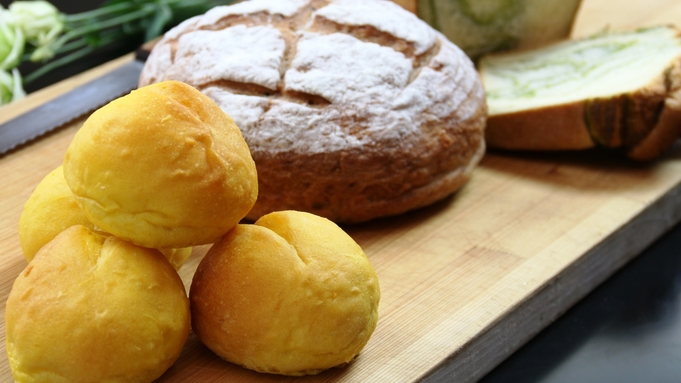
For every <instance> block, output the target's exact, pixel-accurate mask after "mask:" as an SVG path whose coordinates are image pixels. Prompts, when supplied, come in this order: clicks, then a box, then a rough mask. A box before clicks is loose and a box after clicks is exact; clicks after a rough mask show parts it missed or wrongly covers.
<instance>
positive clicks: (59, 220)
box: [19, 166, 94, 262]
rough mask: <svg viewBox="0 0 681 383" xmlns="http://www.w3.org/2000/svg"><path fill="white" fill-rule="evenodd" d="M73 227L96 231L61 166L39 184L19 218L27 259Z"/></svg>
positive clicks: (20, 233) (22, 246)
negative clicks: (77, 200) (78, 201)
mask: <svg viewBox="0 0 681 383" xmlns="http://www.w3.org/2000/svg"><path fill="white" fill-rule="evenodd" d="M73 225H83V226H85V227H87V228H89V229H94V225H93V224H92V223H91V222H90V220H89V219H88V218H87V216H86V215H85V213H83V210H82V209H81V208H80V207H79V206H78V204H77V203H76V199H75V198H74V197H73V193H71V189H69V186H68V185H67V184H66V180H64V172H63V169H62V167H61V166H59V167H57V168H56V169H54V170H53V171H51V172H50V173H49V174H48V175H47V176H45V178H43V179H42V181H40V183H39V184H38V186H36V188H35V190H34V191H33V193H32V194H31V196H30V197H29V198H28V200H27V201H26V203H25V204H24V210H23V211H22V213H21V218H20V219H19V243H20V244H21V250H22V251H23V253H24V257H26V260H27V261H29V262H30V261H31V260H32V259H33V257H34V256H35V254H36V253H37V252H38V250H40V248H41V247H43V246H44V245H45V244H46V243H48V242H50V241H51V240H52V239H54V237H56V236H57V234H59V233H61V232H62V231H64V230H66V229H67V228H69V227H71V226H73Z"/></svg>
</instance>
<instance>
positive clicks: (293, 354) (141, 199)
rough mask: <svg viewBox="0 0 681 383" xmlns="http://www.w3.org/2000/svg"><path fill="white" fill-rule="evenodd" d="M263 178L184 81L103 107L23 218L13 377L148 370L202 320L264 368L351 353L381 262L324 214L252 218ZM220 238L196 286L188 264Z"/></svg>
mask: <svg viewBox="0 0 681 383" xmlns="http://www.w3.org/2000/svg"><path fill="white" fill-rule="evenodd" d="M257 185H258V182H257V172H256V169H255V163H254V162H253V159H252V158H251V155H250V151H249V148H248V146H247V144H246V142H245V141H244V139H243V137H242V135H241V132H240V130H239V128H238V127H237V126H236V125H235V124H234V122H233V120H232V119H231V118H230V117H229V116H228V115H227V114H225V113H224V112H223V111H222V110H221V109H220V108H219V107H218V106H217V105H216V104H215V103H214V102H213V101H212V100H210V99H209V98H208V97H206V96H205V95H203V94H202V93H201V92H199V91H197V90H196V89H194V88H193V87H191V86H189V85H187V84H184V83H181V82H177V81H167V82H161V83H158V84H154V85H150V86H147V87H143V88H140V89H138V90H136V91H133V92H132V93H131V94H129V95H127V96H124V97H122V98H120V99H117V100H115V101H113V102H111V103H110V104H108V105H106V106H104V107H102V108H101V109H99V110H97V111H96V112H94V113H93V114H92V115H91V116H90V117H89V118H88V119H87V121H86V122H85V123H84V124H83V126H82V128H81V129H80V130H79V131H78V133H77V134H76V136H75V137H74V139H73V141H72V142H71V145H70V146H69V148H68V150H67V152H66V155H65V157H64V163H63V166H60V167H58V168H57V169H55V170H54V171H53V172H51V173H50V174H48V175H47V176H46V177H45V179H44V180H43V181H42V182H41V183H40V184H39V185H38V187H37V188H36V189H35V191H34V193H33V194H32V195H31V197H30V198H29V200H28V201H27V203H26V205H25V209H24V212H23V214H22V217H21V219H20V225H19V232H20V241H21V245H22V249H23V250H24V255H25V256H26V259H27V260H28V261H29V264H28V266H27V267H26V269H25V270H24V271H23V272H22V273H21V274H20V275H19V276H18V277H17V279H16V281H15V283H14V285H13V288H12V291H11V292H10V295H9V297H8V300H7V305H6V318H5V325H6V334H7V352H8V359H9V362H10V367H11V369H12V373H13V375H14V378H15V380H16V381H18V382H28V381H64V382H94V381H131V382H151V381H153V380H155V379H157V378H158V377H160V376H161V375H162V374H163V373H164V372H165V371H166V370H167V369H168V368H169V367H170V366H171V365H172V364H173V363H174V361H175V360H176V359H177V358H178V357H179V355H180V352H181V350H182V348H183V346H184V343H185V341H186V339H187V336H188V334H189V331H190V323H191V326H192V327H193V330H194V332H195V333H196V334H197V335H198V336H199V338H200V339H201V340H202V341H203V342H204V343H205V344H206V345H207V346H208V347H210V348H211V349H213V350H214V351H215V352H216V353H217V354H218V355H219V356H221V357H223V358H225V359H226V360H228V361H231V362H234V363H237V364H240V365H243V366H245V367H247V368H251V369H254V370H257V371H266V372H273V373H279V374H287V375H302V374H314V373H318V372H320V371H323V370H325V369H327V368H330V367H333V366H337V365H342V364H345V363H348V362H349V361H351V360H352V359H353V358H354V357H355V356H356V355H357V354H358V353H359V352H360V350H361V349H362V348H363V347H364V345H365V344H366V343H367V342H368V340H369V338H370V336H371V334H372V333H373V331H374V329H375V327H376V322H377V312H378V311H377V310H378V301H379V297H380V293H379V286H378V280H377V277H376V273H375V271H374V270H373V268H372V266H371V264H370V263H369V260H368V259H367V257H366V255H365V254H364V252H363V251H362V249H361V248H360V247H359V246H358V245H357V244H356V243H355V242H354V241H353V240H352V238H350V237H349V236H348V235H347V234H345V232H343V230H341V229H340V228H339V227H338V226H336V225H335V224H334V223H332V222H331V221H329V220H327V219H325V218H322V217H319V216H315V215H312V214H309V213H303V212H297V211H282V212H276V213H272V214H270V215H268V216H265V217H262V218H261V220H259V221H258V222H256V223H255V224H253V225H249V224H239V222H240V221H241V220H242V219H243V218H244V217H245V216H246V214H247V213H248V212H249V211H250V209H251V207H252V206H253V204H254V203H255V200H256V198H257V195H258V189H257ZM213 243H215V245H213V246H212V247H211V249H210V250H209V252H208V254H207V255H206V257H205V258H204V259H203V260H202V261H201V264H200V265H199V269H198V270H199V271H198V272H197V273H196V274H195V275H194V276H193V284H192V289H191V291H190V293H189V296H187V292H186V291H185V289H184V285H183V282H182V280H181V278H180V277H179V275H178V274H177V272H176V269H179V268H180V267H181V266H182V263H183V262H184V261H185V260H186V259H187V257H188V256H189V254H190V253H191V248H192V246H196V245H202V244H213ZM225 318H231V319H230V320H229V321H228V322H224V319H225ZM229 326H232V328H233V329H238V331H229V330H227V329H228V327H229ZM235 334H239V336H238V337H235ZM244 334H245V335H244ZM291 334H295V336H293V337H291V336H290V335H291ZM263 345H266V347H264V348H263V347H262V346H263Z"/></svg>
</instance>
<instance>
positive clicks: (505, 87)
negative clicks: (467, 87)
mask: <svg viewBox="0 0 681 383" xmlns="http://www.w3.org/2000/svg"><path fill="white" fill-rule="evenodd" d="M479 72H480V76H481V79H482V82H483V85H484V87H485V91H486V93H487V104H488V107H489V119H488V122H487V128H486V133H485V136H486V140H487V144H488V146H489V147H492V148H503V149H522V150H571V149H586V148H591V147H594V146H603V147H608V148H618V149H622V150H624V151H625V152H626V153H627V155H628V156H629V157H630V158H632V159H635V160H641V161H646V160H652V159H654V158H657V157H658V156H659V155H660V154H662V152H664V151H665V150H666V149H667V148H669V146H671V144H672V143H673V142H674V140H675V139H676V138H678V136H679V134H680V133H681V33H680V32H679V30H677V29H675V28H674V27H671V26H664V27H655V28H647V29H640V30H635V31H629V32H619V33H602V34H599V35H595V36H592V37H589V38H585V39H581V40H570V41H565V42H561V43H558V44H553V45H551V46H547V47H544V48H541V49H535V50H530V51H522V52H513V53H504V54H497V55H489V56H486V57H484V58H483V59H482V60H481V61H480V63H479Z"/></svg>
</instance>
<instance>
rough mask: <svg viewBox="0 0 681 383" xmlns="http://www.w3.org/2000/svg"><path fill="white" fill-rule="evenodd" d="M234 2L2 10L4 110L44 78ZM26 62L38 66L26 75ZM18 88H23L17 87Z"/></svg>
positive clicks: (33, 5)
mask: <svg viewBox="0 0 681 383" xmlns="http://www.w3.org/2000/svg"><path fill="white" fill-rule="evenodd" d="M232 2H234V0H108V1H106V2H104V3H103V4H102V5H101V6H100V7H98V8H96V9H94V10H91V11H87V12H82V13H76V14H65V13H62V12H60V11H59V10H58V9H57V8H56V7H54V6H53V5H52V4H51V3H49V2H48V1H43V0H38V1H14V2H12V3H11V4H10V5H9V7H8V8H7V9H5V8H3V7H2V6H0V80H3V79H4V81H0V105H2V104H6V103H9V102H12V101H14V100H16V99H18V98H21V97H22V96H23V95H24V91H23V88H22V84H21V82H23V84H24V85H28V84H30V83H32V82H34V81H35V80H37V79H38V78H40V77H42V76H44V75H45V74H47V73H49V72H51V71H53V70H55V69H57V68H59V67H62V66H65V65H68V64H71V63H73V62H76V61H77V60H79V59H82V58H85V57H87V56H88V55H90V54H92V53H93V52H95V50H97V49H98V48H103V47H106V46H110V45H112V44H115V43H120V42H125V41H130V40H132V39H144V41H149V40H152V39H154V38H156V37H158V36H160V35H161V34H163V33H164V32H165V31H166V30H168V29H169V28H171V27H173V26H174V25H177V24H178V23H180V22H182V21H183V20H186V19H188V18H190V17H192V16H196V15H199V14H203V13H205V12H207V11H208V10H209V9H211V8H213V7H216V6H218V5H226V4H229V3H232ZM24 62H32V63H36V64H37V67H36V69H35V70H33V71H32V72H31V73H29V74H28V75H26V76H24V77H23V78H22V76H21V75H20V74H19V73H18V68H17V67H18V66H19V64H21V63H24ZM17 82H19V83H17Z"/></svg>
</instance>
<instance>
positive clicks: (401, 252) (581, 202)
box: [0, 0, 681, 382]
mask: <svg viewBox="0 0 681 383" xmlns="http://www.w3.org/2000/svg"><path fill="white" fill-rule="evenodd" d="M676 20H681V2H679V1H678V0H645V1H644V0H635V1H634V0H631V1H628V0H619V1H617V0H609V1H608V0H584V3H583V4H582V8H581V10H580V13H579V14H578V18H577V21H576V24H575V30H574V32H573V34H574V35H575V36H583V35H586V34H590V33H593V32H597V31H599V30H602V29H604V28H606V27H608V26H609V27H610V28H633V27H639V26H650V25H658V24H667V23H673V22H674V21H676ZM130 59H132V56H126V57H124V58H122V59H120V60H117V61H116V62H114V63H110V64H107V65H106V66H104V67H100V68H96V69H95V70H93V71H90V72H87V73H84V74H82V75H79V76H77V77H75V78H73V79H70V80H67V81H66V82H63V83H60V84H57V85H55V86H52V87H49V88H46V89H45V90H43V91H40V92H36V93H35V94H32V95H31V96H29V97H28V98H27V99H25V100H22V101H21V102H18V103H16V104H12V105H10V106H5V107H2V108H0V122H2V121H5V120H7V119H9V118H11V117H13V116H15V115H17V114H19V113H21V112H24V111H26V110H29V109H30V108H32V107H34V106H35V105H39V104H40V103H42V102H44V101H45V100H48V99H50V98H52V97H54V96H56V95H58V94H60V93H63V92H64V91H66V90H68V89H71V88H72V87H73V86H75V85H77V84H80V83H83V82H85V81H89V80H90V79H92V78H93V77H95V76H97V75H98V74H100V73H103V72H106V71H108V70H110V69H111V68H112V67H114V66H116V65H120V64H121V63H123V62H125V61H127V60H130ZM83 121H84V117H83V118H80V119H77V120H75V121H74V122H72V123H70V124H67V125H66V126H64V127H63V128H61V129H59V130H57V131H55V132H53V133H51V134H49V135H47V136H45V137H43V138H41V139H39V140H37V141H34V142H32V143H30V144H28V145H24V146H22V147H20V148H18V149H16V150H14V151H12V152H11V153H9V154H6V155H4V156H2V157H0V180H2V181H1V182H2V184H1V185H2V187H0V299H2V301H4V300H5V299H6V297H7V295H8V294H9V291H10V289H11V286H12V283H13V281H14V279H15V278H16V276H17V275H18V274H19V273H20V272H21V270H23V268H24V267H25V266H26V261H25V260H24V257H23V255H22V254H21V250H20V247H19V240H18V234H17V225H18V221H19V216H20V214H21V211H22V208H23V204H24V202H25V201H26V200H27V199H28V197H29V195H30V194H31V192H32V191H33V189H34V188H35V186H36V185H37V184H38V182H39V181H40V180H41V179H42V178H43V177H44V176H45V175H46V174H47V173H49V172H50V171H51V170H52V169H54V168H55V167H57V166H58V165H59V164H60V163H61V161H62V158H63V155H64V152H65V150H66V148H67V146H68V145H69V143H70V141H71V139H72V137H73V135H74V134H75V132H76V131H77V129H78V128H79V127H80V125H81V124H82V122H83ZM680 197H681V145H676V146H674V148H672V150H671V151H670V152H669V153H667V154H666V155H665V157H664V158H663V159H661V160H660V161H657V162H655V163H653V164H647V165H642V164H634V163H632V162H629V161H628V160H626V159H624V158H623V157H621V156H619V155H618V154H616V153H610V152H605V151H598V150H592V151H585V152H575V153H544V154H538V153H535V154H532V153H509V152H490V153H488V154H487V155H486V156H485V158H484V159H483V161H482V163H481V165H480V166H479V167H478V168H477V169H476V171H475V172H474V175H473V177H472V179H471V181H470V182H469V183H468V184H467V185H466V186H465V187H464V188H463V189H462V190H460V191H459V192H457V193H456V194H455V195H453V196H451V197H450V198H447V199H446V200H444V201H442V202H440V203H437V204H435V205H433V206H430V207H428V208H425V209H422V210H419V211H415V212H412V213H408V214H405V215H403V216H400V217H396V218H390V219H382V220H377V221H374V222H370V223H366V224H362V225H355V226H345V227H344V229H345V230H346V231H347V232H348V233H349V234H350V235H352V236H353V238H355V240H357V242H358V243H359V244H360V245H361V246H362V247H363V248H364V250H365V252H366V253H367V255H368V256H369V258H370V260H371V262H372V264H373V265H374V267H375V269H376V271H377V273H378V276H379V281H380V284H381V292H382V298H381V304H380V308H379V315H380V317H379V323H378V327H377V329H376V332H375V333H374V336H373V337H372V339H371V340H370V342H369V344H368V345H367V347H366V348H365V349H364V351H363V352H362V353H361V354H360V356H359V357H358V358H357V359H356V360H355V361H354V362H353V363H351V364H350V365H349V366H347V367H345V368H337V369H331V370H329V371H327V372H324V373H322V374H320V375H317V376H313V377H304V378H288V377H280V376H275V375H267V374H259V373H255V372H251V371H248V370H245V369H243V368H241V367H238V366H235V365H232V364H230V363H227V362H223V361H221V360H220V359H219V358H218V357H216V356H215V355H214V354H212V353H211V352H210V351H209V350H208V349H207V348H205V347H204V346H203V345H201V343H200V342H199V341H198V339H197V338H196V337H195V336H194V335H190V338H189V339H188V341H187V344H186V346H185V348H184V350H183V353H182V355H181V356H180V359H179V360H178V361H177V362H176V363H175V365H174V366H173V367H172V368H171V369H170V370H169V371H168V372H167V373H166V374H165V375H164V376H163V377H161V379H159V381H161V382H213V381H220V382H244V381H253V382H275V381H276V382H285V381H305V382H307V381H310V382H336V381H343V382H409V381H416V380H441V379H446V380H447V381H461V382H471V381H475V380H477V379H479V378H481V377H482V376H483V375H484V374H485V373H486V372H487V371H489V370H490V369H492V368H493V367H494V366H496V365H497V364H498V363H499V362H501V361H502V360H503V359H504V358H505V357H507V356H508V355H510V354H511V353H512V352H513V351H514V350H515V349H517V348H518V347H519V346H520V345H522V343H524V342H526V341H527V340H528V339H530V338H531V337H532V336H533V335H534V334H536V333H537V332H538V331H539V330H541V329H542V328H543V327H545V326H546V325H548V324H549V323H550V322H551V321H553V320H554V319H555V318H556V317H557V316H559V315H560V314H561V313H563V312H564V311H565V310H566V309H567V308H569V307H570V306H571V305H572V304H573V303H575V302H576V301H577V300H578V299H580V298H581V297H583V296H584V295H585V294H586V293H588V292H589V291H590V290H592V289H593V288H594V287H595V286H597V285H598V284H599V283H601V282H602V281H603V280H604V279H605V278H607V277H608V276H609V275H610V274H612V273H613V272H614V271H615V270H617V269H618V268H620V267H621V266H622V265H623V264H625V263H626V262H627V261H629V260H630V259H632V258H633V257H635V256H636V255H638V254H639V253H640V251H642V250H643V249H644V248H645V247H646V246H648V245H649V244H650V243H652V242H653V241H655V239H656V238H658V237H659V236H660V235H662V234H663V233H664V232H665V231H667V230H668V229H669V228H670V227H672V226H673V225H674V224H676V223H677V222H678V221H679V220H681V198H680ZM207 248H208V247H207V246H202V247H199V248H196V249H195V250H194V253H193V255H192V257H191V258H190V260H189V261H188V263H187V264H186V265H185V266H184V267H183V268H182V269H181V270H180V274H181V276H182V278H183V280H184V281H185V285H186V287H187V288H188V287H189V284H190V283H191V277H192V275H193V272H194V270H195V269H196V266H197V265H198V263H199V261H200V260H201V257H202V256H203V254H205V251H206V250H207ZM0 311H1V313H0V314H1V315H0V318H4V305H2V307H0ZM0 344H2V345H3V348H2V350H0V381H3V382H4V381H11V372H10V370H9V366H8V363H7V356H6V353H5V351H4V322H3V326H0Z"/></svg>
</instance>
